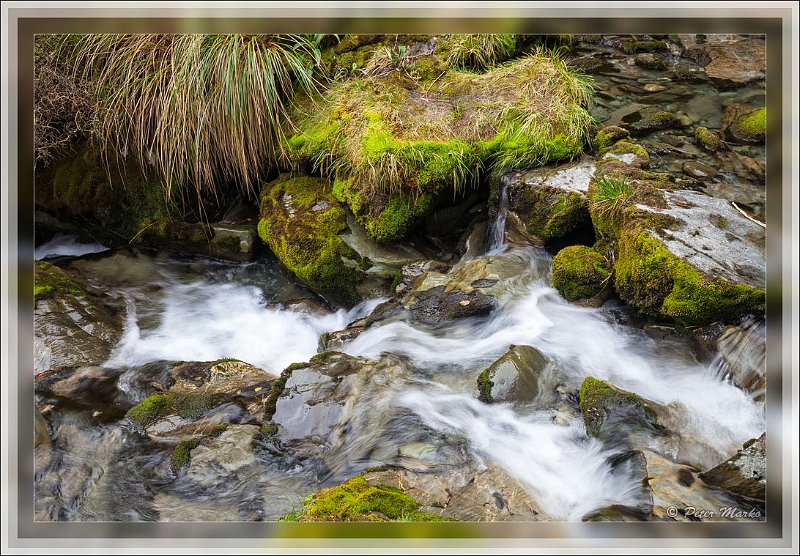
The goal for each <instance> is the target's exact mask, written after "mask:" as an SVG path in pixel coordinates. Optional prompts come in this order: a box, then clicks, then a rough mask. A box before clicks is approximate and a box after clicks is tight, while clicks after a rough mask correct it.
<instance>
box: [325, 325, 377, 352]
mask: <svg viewBox="0 0 800 556" xmlns="http://www.w3.org/2000/svg"><path fill="white" fill-rule="evenodd" d="M365 329H366V327H365V326H364V324H361V325H351V326H348V327H347V328H345V329H344V330H336V331H335V332H330V333H328V334H327V335H326V334H323V337H322V339H321V340H320V344H321V345H320V351H326V350H334V351H340V350H341V349H342V348H343V347H345V346H346V345H347V344H349V343H350V342H352V341H353V340H355V339H356V338H358V337H359V336H360V335H361V333H362V332H364V330H365Z"/></svg>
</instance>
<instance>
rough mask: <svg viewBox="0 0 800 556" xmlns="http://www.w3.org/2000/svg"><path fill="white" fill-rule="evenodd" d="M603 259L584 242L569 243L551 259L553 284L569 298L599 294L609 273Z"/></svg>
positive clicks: (606, 281) (573, 299) (607, 280)
mask: <svg viewBox="0 0 800 556" xmlns="http://www.w3.org/2000/svg"><path fill="white" fill-rule="evenodd" d="M608 266H609V265H608V261H607V260H606V258H605V257H604V256H603V255H601V254H600V253H598V252H597V251H595V250H594V249H592V248H591V247H586V246H584V245H572V246H570V247H565V248H564V249H562V250H561V251H559V252H558V253H557V254H556V256H555V257H554V258H553V287H555V288H556V289H557V290H558V291H559V293H561V295H563V296H564V297H565V298H566V299H567V300H569V301H575V300H577V299H585V298H587V297H593V296H595V295H597V294H599V293H600V292H601V291H602V290H603V288H604V287H605V286H606V284H608V282H609V278H610V276H611V272H610V271H609V268H608Z"/></svg>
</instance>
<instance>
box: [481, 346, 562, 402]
mask: <svg viewBox="0 0 800 556" xmlns="http://www.w3.org/2000/svg"><path fill="white" fill-rule="evenodd" d="M549 363H550V359H549V358H547V357H546V356H545V355H543V354H542V352H540V351H539V350H538V349H536V348H534V347H531V346H524V345H523V346H511V348H510V349H509V350H508V351H507V352H506V353H505V354H504V355H503V356H501V357H500V358H499V359H498V360H497V361H495V362H494V363H492V364H491V365H490V366H489V368H487V369H486V370H484V371H483V372H482V373H481V374H480V376H479V377H478V394H479V396H478V397H479V398H480V400H481V401H483V402H486V403H491V402H506V401H530V400H533V399H534V398H535V397H536V395H537V394H538V392H539V377H540V375H541V373H542V372H543V371H544V370H545V368H546V367H547V365H548V364H549Z"/></svg>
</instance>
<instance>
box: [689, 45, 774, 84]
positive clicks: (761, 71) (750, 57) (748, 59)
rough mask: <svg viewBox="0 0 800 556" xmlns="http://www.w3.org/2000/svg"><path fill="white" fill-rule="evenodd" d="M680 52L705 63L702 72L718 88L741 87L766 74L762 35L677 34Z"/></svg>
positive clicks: (764, 48) (702, 63)
mask: <svg viewBox="0 0 800 556" xmlns="http://www.w3.org/2000/svg"><path fill="white" fill-rule="evenodd" d="M681 41H682V42H683V45H684V46H685V47H686V50H685V51H684V54H683V55H684V56H686V57H687V58H690V59H692V60H694V61H696V62H697V63H698V64H700V65H702V66H704V67H705V70H706V75H708V77H710V78H711V80H712V81H714V83H715V84H716V85H717V86H718V87H719V88H722V89H731V88H735V87H741V86H742V85H746V84H747V83H752V82H753V81H759V80H761V79H764V77H765V75H766V60H767V58H766V43H765V41H764V37H758V36H742V35H721V34H720V35H707V36H706V37H705V38H704V39H703V40H702V41H700V40H698V37H697V35H681Z"/></svg>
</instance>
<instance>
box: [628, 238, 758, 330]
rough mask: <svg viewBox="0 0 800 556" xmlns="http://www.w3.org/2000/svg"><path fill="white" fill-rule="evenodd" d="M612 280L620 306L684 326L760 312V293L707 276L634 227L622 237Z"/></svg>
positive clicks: (733, 320)
mask: <svg viewBox="0 0 800 556" xmlns="http://www.w3.org/2000/svg"><path fill="white" fill-rule="evenodd" d="M614 277H615V279H614V287H615V289H616V291H617V293H619V295H620V298H622V300H623V301H625V302H627V303H630V304H631V305H633V306H635V307H637V308H639V309H640V310H641V311H643V312H645V313H648V314H652V315H656V316H662V317H670V318H673V319H675V320H676V321H678V322H680V323H683V324H687V325H694V324H706V323H710V322H714V321H722V322H736V321H738V320H739V319H740V318H741V317H743V316H745V315H748V314H760V313H761V312H762V311H763V309H764V303H765V294H764V290H761V289H758V288H754V287H751V286H748V285H746V284H741V283H732V282H729V281H727V280H724V279H720V278H712V277H710V276H707V275H706V274H704V273H703V272H700V271H699V270H697V269H696V268H694V267H693V266H692V265H690V264H689V263H688V262H686V261H685V260H683V259H681V258H679V257H677V256H675V255H674V254H673V253H672V252H670V250H669V249H668V248H667V247H666V246H665V245H664V243H663V242H662V241H661V240H659V239H658V238H657V237H655V236H654V234H653V233H652V232H651V231H649V230H647V229H644V228H643V227H641V226H637V225H632V226H630V227H629V228H628V229H626V230H625V231H624V232H623V233H622V234H621V236H620V239H619V244H618V254H617V261H616V264H615V266H614Z"/></svg>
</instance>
